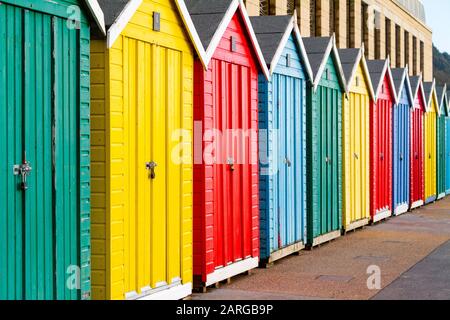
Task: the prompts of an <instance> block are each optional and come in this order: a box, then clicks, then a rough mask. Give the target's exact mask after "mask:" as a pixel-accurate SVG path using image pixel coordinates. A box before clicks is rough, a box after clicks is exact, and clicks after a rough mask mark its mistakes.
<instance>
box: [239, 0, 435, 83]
mask: <svg viewBox="0 0 450 320" xmlns="http://www.w3.org/2000/svg"><path fill="white" fill-rule="evenodd" d="M244 2H245V3H246V6H247V9H248V12H249V14H250V15H285V14H292V13H293V12H294V10H295V9H296V10H297V15H298V22H299V26H300V30H301V33H302V36H304V37H310V36H311V37H312V36H317V37H320V36H329V35H331V34H332V33H335V34H336V41H337V45H338V47H339V48H358V47H360V46H361V44H362V43H364V47H365V48H366V57H367V58H368V59H383V58H386V57H387V56H388V55H389V57H390V59H391V65H392V67H404V66H405V65H406V64H408V65H409V71H410V74H411V75H416V74H419V73H420V72H422V73H423V75H424V79H425V81H431V80H432V78H433V42H432V31H431V29H430V28H429V27H428V26H427V24H426V19H425V9H424V7H423V4H422V2H421V1H420V0H246V1H244Z"/></svg>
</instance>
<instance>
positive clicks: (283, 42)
mask: <svg viewBox="0 0 450 320" xmlns="http://www.w3.org/2000/svg"><path fill="white" fill-rule="evenodd" d="M293 29H294V17H292V18H291V21H290V22H289V24H288V26H287V28H286V30H285V31H284V34H283V37H282V38H281V41H280V43H278V48H277V50H276V51H275V54H274V56H273V59H272V61H270V75H272V74H273V72H274V71H275V69H276V68H277V64H278V61H279V60H280V58H281V55H282V54H283V51H284V47H285V46H286V43H287V42H288V39H289V37H290V36H291V34H292V30H293ZM267 62H269V61H267Z"/></svg>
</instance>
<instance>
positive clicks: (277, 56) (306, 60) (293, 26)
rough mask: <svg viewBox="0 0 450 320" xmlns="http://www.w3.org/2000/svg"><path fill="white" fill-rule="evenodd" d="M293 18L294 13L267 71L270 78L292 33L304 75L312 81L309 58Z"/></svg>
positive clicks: (295, 20)
mask: <svg viewBox="0 0 450 320" xmlns="http://www.w3.org/2000/svg"><path fill="white" fill-rule="evenodd" d="M295 17H296V13H294V15H293V16H292V18H291V20H290V21H289V24H288V26H287V28H286V31H285V32H284V35H283V37H282V39H281V41H280V43H279V44H278V48H277V51H276V52H275V55H274V56H273V59H272V61H271V62H270V70H269V72H270V76H272V75H273V73H274V72H275V70H276V68H277V66H278V62H279V60H280V58H281V55H282V54H283V51H284V49H285V47H286V44H287V42H288V40H289V37H290V36H291V34H292V33H294V38H295V40H296V41H297V46H298V49H299V51H300V57H301V58H302V61H301V62H302V64H303V66H304V68H305V71H306V74H307V76H308V78H309V80H311V81H312V78H313V75H312V70H311V65H310V64H309V58H308V55H307V54H306V50H305V45H304V44H303V40H302V37H301V35H300V30H299V28H298V26H297V19H296V18H295Z"/></svg>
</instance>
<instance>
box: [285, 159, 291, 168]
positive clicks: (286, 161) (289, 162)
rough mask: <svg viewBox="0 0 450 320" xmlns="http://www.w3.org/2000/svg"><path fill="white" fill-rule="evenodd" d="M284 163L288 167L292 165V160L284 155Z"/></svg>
mask: <svg viewBox="0 0 450 320" xmlns="http://www.w3.org/2000/svg"><path fill="white" fill-rule="evenodd" d="M284 163H286V164H287V166H288V167H289V168H290V167H291V166H292V162H291V160H289V158H288V157H286V158H285V159H284Z"/></svg>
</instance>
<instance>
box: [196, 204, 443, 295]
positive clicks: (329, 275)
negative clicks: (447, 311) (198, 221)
mask: <svg viewBox="0 0 450 320" xmlns="http://www.w3.org/2000/svg"><path fill="white" fill-rule="evenodd" d="M370 266H377V267H379V270H380V271H381V290H370V289H368V287H367V279H368V277H369V275H368V274H367V269H368V267H370ZM372 298H373V299H450V198H446V199H444V200H441V201H439V202H437V203H435V204H432V205H430V206H427V207H424V208H421V209H418V210H416V211H414V212H413V213H409V214H406V215H402V216H400V217H397V218H392V219H390V220H388V221H386V222H384V223H381V224H378V225H375V226H373V227H366V228H365V229H364V230H360V231H357V232H352V233H350V234H348V235H347V236H345V237H342V238H339V239H337V240H335V241H333V242H331V243H329V244H326V245H323V246H321V247H320V248H317V249H314V250H313V251H304V252H302V253H301V255H300V256H291V257H288V258H286V259H283V260H281V261H279V262H277V263H275V265H274V266H273V267H272V268H270V269H256V270H255V271H254V272H253V273H252V275H250V276H238V277H236V278H233V279H232V282H231V284H229V285H223V286H221V288H220V289H210V290H209V291H208V293H206V294H195V295H194V296H193V299H194V300H202V299H211V300H215V299H216V300H226V299H229V300H243V299H249V300H259V299H262V300H277V299H291V300H295V299H300V300H303V299H363V300H366V299H372Z"/></svg>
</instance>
